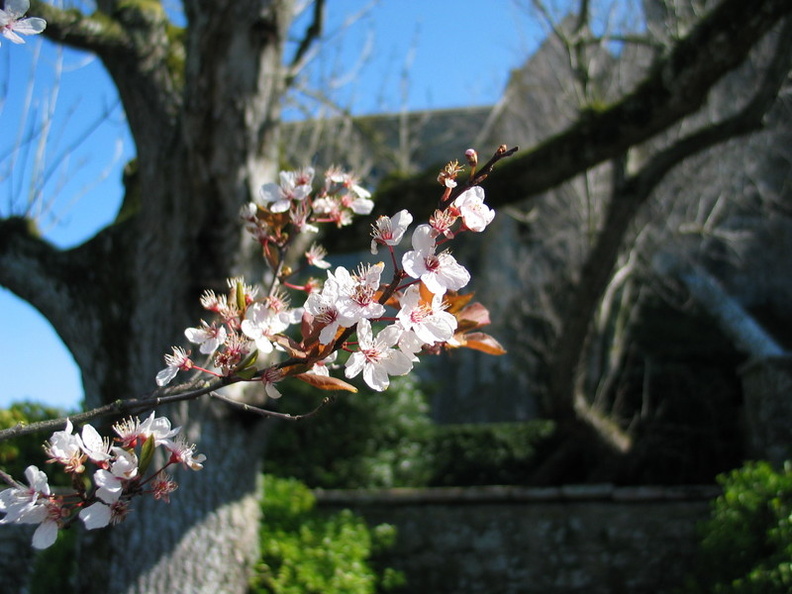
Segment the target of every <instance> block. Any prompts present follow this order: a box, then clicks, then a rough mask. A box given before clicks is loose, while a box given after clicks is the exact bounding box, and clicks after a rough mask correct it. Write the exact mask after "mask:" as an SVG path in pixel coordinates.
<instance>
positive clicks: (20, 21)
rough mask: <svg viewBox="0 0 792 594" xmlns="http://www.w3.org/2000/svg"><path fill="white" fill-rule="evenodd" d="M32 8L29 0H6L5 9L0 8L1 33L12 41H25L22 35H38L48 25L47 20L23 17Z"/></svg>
mask: <svg viewBox="0 0 792 594" xmlns="http://www.w3.org/2000/svg"><path fill="white" fill-rule="evenodd" d="M29 8H30V2H29V0H6V2H5V10H0V35H2V36H3V37H5V38H6V39H8V40H9V41H11V42H12V43H25V40H24V39H22V38H21V37H20V36H19V35H18V33H21V34H22V35H38V34H39V33H41V32H42V31H43V30H44V29H46V27H47V21H45V20H44V19H40V18H38V17H29V18H26V19H24V18H22V17H23V16H25V13H26V12H27V11H28V9H29Z"/></svg>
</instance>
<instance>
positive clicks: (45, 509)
mask: <svg viewBox="0 0 792 594" xmlns="http://www.w3.org/2000/svg"><path fill="white" fill-rule="evenodd" d="M113 430H114V431H115V434H116V436H115V438H114V440H113V441H111V440H110V439H109V438H103V437H102V436H101V435H100V434H99V432H98V431H96V429H94V428H93V427H92V426H91V425H84V426H83V428H82V432H81V433H80V434H77V433H75V432H74V427H73V426H72V423H71V421H68V420H67V422H66V428H65V429H63V430H62V431H56V432H55V433H53V434H52V437H50V439H49V441H48V442H47V443H46V444H45V445H44V450H45V452H46V453H47V456H48V457H49V458H48V460H47V462H49V463H57V464H60V465H62V466H63V469H64V471H65V472H66V473H67V474H69V475H70V476H71V478H72V485H73V489H72V490H70V491H69V492H68V493H62V492H59V491H58V490H57V489H55V488H53V487H51V486H50V485H49V482H48V480H47V475H46V474H44V472H43V471H42V470H40V469H39V468H37V467H36V466H28V467H27V469H26V470H25V478H26V479H27V485H23V484H21V483H17V482H16V481H14V480H12V479H11V477H8V476H7V475H5V473H2V476H3V478H4V479H5V480H6V482H8V483H9V486H10V488H7V489H5V490H3V491H0V512H2V513H4V514H5V516H4V517H3V518H2V519H1V520H0V524H11V523H16V524H38V528H36V531H35V532H34V533H33V546H34V547H35V548H37V549H45V548H47V547H49V546H51V545H52V544H53V543H54V542H55V539H56V538H57V536H58V530H59V529H61V528H64V527H66V526H68V525H70V524H71V523H72V522H74V521H75V520H76V519H77V518H79V519H80V520H82V522H83V523H84V524H85V527H86V528H87V529H88V530H94V529H96V528H102V527H104V526H107V525H109V524H118V523H119V522H121V521H123V520H124V518H125V517H126V515H127V513H128V512H129V505H130V500H131V499H132V498H133V497H136V496H142V495H152V496H153V497H154V498H155V499H161V500H164V501H166V502H167V501H168V500H169V496H170V493H172V492H173V491H174V490H175V489H176V488H177V484H176V482H175V481H174V480H173V479H172V478H171V476H170V475H169V474H168V473H167V472H166V469H168V468H169V467H170V466H173V465H177V464H181V465H182V466H184V467H185V468H189V469H192V470H200V469H201V468H203V466H202V464H203V461H204V460H205V456H203V454H196V453H195V446H194V445H193V444H188V443H187V442H186V441H185V440H184V439H183V438H182V437H181V436H179V435H178V434H179V431H180V427H175V428H172V427H171V422H170V420H168V419H167V418H166V417H156V416H155V415H154V413H151V415H150V416H149V417H148V418H147V419H146V420H145V421H143V422H140V420H139V419H137V418H129V419H127V420H125V421H122V422H119V423H117V424H116V425H114V426H113ZM158 447H162V448H164V449H165V450H166V452H167V459H166V460H165V462H164V463H163V465H162V466H161V467H160V468H158V469H156V470H154V471H152V472H148V471H149V468H150V466H151V463H152V461H153V459H154V454H155V451H156V449H157V448H158ZM88 464H90V465H91V467H92V468H93V472H92V473H89V472H88V467H87V466H86V465H88ZM147 473H148V474H147ZM89 474H90V476H89Z"/></svg>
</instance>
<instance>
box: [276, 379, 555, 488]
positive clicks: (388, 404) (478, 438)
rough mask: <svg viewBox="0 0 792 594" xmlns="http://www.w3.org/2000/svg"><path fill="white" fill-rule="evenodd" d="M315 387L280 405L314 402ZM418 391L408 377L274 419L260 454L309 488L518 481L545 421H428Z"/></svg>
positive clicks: (544, 433) (533, 457)
mask: <svg viewBox="0 0 792 594" xmlns="http://www.w3.org/2000/svg"><path fill="white" fill-rule="evenodd" d="M317 399H318V396H317V394H316V391H315V390H314V391H311V390H305V391H302V390H301V389H299V388H298V389H297V391H292V392H287V393H285V394H284V396H283V398H282V399H281V403H280V404H281V410H283V411H286V412H289V413H293V414H294V413H300V412H305V411H306V410H310V409H311V408H312V407H313V406H315V405H316V402H317ZM428 411H429V407H428V404H427V397H426V395H425V394H424V393H423V392H422V391H421V390H420V389H419V388H418V384H417V383H416V380H415V379H414V378H411V377H403V378H395V379H394V381H393V382H392V384H391V388H390V389H389V390H388V391H387V392H382V393H380V392H363V391H361V392H360V393H358V394H343V395H341V396H339V397H338V398H337V400H336V402H335V403H334V404H333V405H332V406H331V407H330V408H327V409H325V410H323V411H321V412H320V413H319V414H318V415H316V416H314V417H312V418H311V419H310V420H307V421H304V422H301V423H289V422H284V423H282V424H281V425H280V426H279V427H278V428H277V430H276V431H275V432H274V435H273V436H272V438H271V440H270V443H269V444H268V447H267V452H266V454H265V458H264V468H265V469H266V471H267V472H268V473H270V474H275V475H277V476H283V477H294V478H297V479H299V480H301V481H303V482H305V483H306V484H307V485H309V486H310V487H312V488H316V487H321V488H325V489H358V488H377V487H384V488H390V487H425V486H446V485H454V486H470V485H485V484H525V483H526V482H529V480H530V473H531V470H532V469H533V468H534V467H535V465H536V463H537V460H538V459H539V458H540V457H541V456H542V454H543V452H542V451H541V447H542V444H544V443H549V438H550V436H551V435H552V433H553V428H554V425H553V423H552V422H550V421H543V420H537V421H530V422H524V423H486V424H466V425H436V424H434V423H433V422H432V420H431V419H430V418H429V414H428Z"/></svg>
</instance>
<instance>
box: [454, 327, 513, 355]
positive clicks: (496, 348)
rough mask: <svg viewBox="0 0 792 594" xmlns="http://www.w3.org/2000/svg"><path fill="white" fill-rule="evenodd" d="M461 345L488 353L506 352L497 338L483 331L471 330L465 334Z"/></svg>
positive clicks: (503, 353) (502, 353) (499, 353)
mask: <svg viewBox="0 0 792 594" xmlns="http://www.w3.org/2000/svg"><path fill="white" fill-rule="evenodd" d="M462 346H464V347H466V348H469V349H473V350H476V351H481V352H483V353H487V354H488V355H505V354H506V349H504V348H503V347H502V346H501V345H500V343H499V342H498V341H497V340H495V339H494V338H492V336H490V335H489V334H484V333H483V332H471V333H470V334H466V335H465V342H464V344H463V345H462Z"/></svg>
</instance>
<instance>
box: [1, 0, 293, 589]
mask: <svg viewBox="0 0 792 594" xmlns="http://www.w3.org/2000/svg"><path fill="white" fill-rule="evenodd" d="M97 4H98V7H99V9H100V10H102V11H103V13H102V14H99V13H97V14H95V15H92V16H90V17H88V16H77V13H75V12H74V11H69V12H62V11H59V10H58V9H56V8H53V7H52V6H50V5H46V4H43V3H33V7H32V10H31V14H38V15H41V16H44V17H45V18H46V19H47V20H48V29H47V32H48V35H49V36H50V37H51V38H53V39H55V40H56V41H60V42H63V43H65V44H69V45H73V46H76V47H82V48H85V49H88V50H91V51H93V52H95V53H96V54H97V55H98V56H99V57H100V58H101V59H102V61H103V63H104V65H105V66H106V68H107V70H108V72H109V73H110V75H111V77H112V78H113V80H114V82H115V83H116V85H117V87H118V90H119V94H120V97H121V100H122V102H123V104H124V107H125V110H126V114H127V118H128V121H129V124H130V128H131V131H132V135H133V137H134V139H135V143H136V148H137V158H136V161H135V162H134V163H131V164H130V166H129V167H128V175H127V179H126V182H127V184H126V195H125V200H124V206H123V208H122V210H121V213H120V214H119V217H118V220H117V221H116V222H115V224H113V225H112V226H110V227H109V228H107V229H105V230H103V231H102V232H100V233H99V234H98V235H97V236H96V237H94V238H93V239H91V240H90V241H88V242H86V243H85V244H84V245H82V246H80V247H77V248H75V249H72V250H68V251H65V252H59V251H57V250H55V249H53V248H52V247H51V246H48V245H47V244H46V243H44V242H42V241H41V240H40V239H39V238H38V237H37V236H36V234H35V231H33V230H31V229H30V228H29V227H28V226H27V225H26V224H25V223H24V222H23V221H21V220H18V219H17V220H14V219H11V220H9V221H6V222H5V223H4V225H3V227H4V230H6V231H8V232H7V233H4V237H3V239H2V241H1V242H0V243H2V244H3V245H0V254H2V256H1V257H2V259H3V265H2V266H0V268H2V269H3V272H2V273H0V283H2V284H3V285H5V286H7V287H9V288H11V289H12V290H14V291H15V292H16V293H17V294H18V295H20V296H21V297H22V298H23V299H26V300H28V301H29V302H30V303H31V304H33V305H34V306H35V307H37V308H38V309H39V310H40V311H41V312H42V313H43V314H44V315H45V316H46V317H47V318H48V319H49V320H50V321H51V322H52V324H53V326H54V327H55V329H56V331H57V332H58V333H59V334H60V336H61V337H62V339H63V340H64V342H65V344H66V345H67V346H68V348H69V349H70V350H71V351H72V353H73V354H74V356H75V360H76V361H77V364H78V365H79V367H80V369H81V372H82V379H83V384H84V388H85V391H86V406H87V407H89V408H90V407H95V406H98V405H101V404H104V403H107V402H110V401H113V400H115V399H118V398H124V397H130V396H135V397H137V396H140V395H142V394H147V393H150V392H152V390H153V389H154V388H155V385H154V376H155V374H156V372H157V371H158V370H159V369H161V368H162V367H163V366H164V364H163V354H164V353H166V352H168V351H169V348H170V345H178V344H183V343H184V342H185V339H184V335H183V332H184V329H185V328H186V327H188V326H195V325H197V323H198V321H199V320H200V317H201V312H200V309H199V297H200V295H201V293H202V292H203V291H204V290H206V289H213V290H215V291H218V292H225V290H226V282H225V279H226V278H227V277H229V276H231V275H234V274H240V273H244V272H245V271H246V270H248V268H249V265H250V262H249V257H250V256H251V255H252V254H253V253H254V250H253V249H252V247H251V248H245V247H244V246H245V245H248V246H250V244H244V243H243V234H242V230H241V224H240V222H239V209H240V207H241V206H242V205H243V204H244V203H245V202H248V201H250V200H251V199H252V197H253V196H254V195H255V193H256V192H257V191H258V187H259V186H260V185H261V183H263V181H264V180H266V179H275V178H276V175H277V131H278V129H277V122H278V119H279V100H280V97H281V95H282V91H283V88H284V82H283V80H284V78H283V44H284V40H285V35H286V28H287V26H288V23H289V19H290V18H291V3H290V2H283V1H277V2H276V1H269V2H268V1H260V0H258V1H257V0H240V1H237V2H200V3H199V2H185V13H186V17H187V20H188V27H187V28H186V29H184V30H179V29H177V28H176V27H174V26H172V25H171V24H170V23H169V22H168V20H167V18H166V16H165V13H164V11H163V9H162V7H161V6H160V4H159V3H156V2H140V3H133V2H111V1H105V2H98V3H97ZM158 414H167V415H168V416H169V417H170V418H171V420H172V421H173V422H174V423H175V424H177V425H182V426H183V427H184V429H183V432H184V433H185V434H186V436H187V437H188V439H189V440H192V441H194V442H197V444H198V451H200V452H202V453H204V454H206V456H207V462H206V464H205V466H204V469H203V470H202V471H201V472H197V473H193V472H188V471H180V472H177V474H176V476H175V479H176V480H177V481H178V482H179V484H180V488H179V490H178V491H176V493H174V494H173V496H172V497H171V503H170V505H167V504H164V503H163V502H161V501H154V500H146V501H144V500H143V499H150V498H140V499H136V500H134V501H133V502H132V512H131V513H130V515H129V517H128V518H127V519H126V521H125V522H124V523H123V524H121V525H119V526H116V527H114V528H112V529H106V530H99V531H95V532H86V533H85V535H84V538H82V539H81V543H80V549H79V553H80V554H79V563H78V573H79V575H78V590H79V591H80V592H83V593H91V592H97V593H98V592H101V593H105V592H114V593H122V592H129V593H131V592H140V593H144V592H145V593H147V594H148V593H157V592H169V593H173V592H185V593H196V592H211V593H212V594H214V593H215V592H224V593H226V592H227V593H242V592H246V591H247V585H248V579H249V577H250V569H251V567H252V564H253V563H254V561H255V560H256V558H257V555H258V525H259V516H260V513H259V507H258V503H257V493H258V488H257V477H258V476H259V473H260V460H261V458H262V455H263V447H264V443H265V439H264V429H265V427H264V426H263V424H262V423H261V422H256V421H254V420H253V419H251V418H249V417H245V416H240V415H239V414H238V413H236V412H232V411H231V410H229V409H227V408H225V407H223V406H221V405H219V404H217V403H215V402H213V401H212V402H209V401H198V402H193V403H191V404H189V405H188V404H181V405H178V406H174V407H172V408H170V409H163V410H158Z"/></svg>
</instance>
